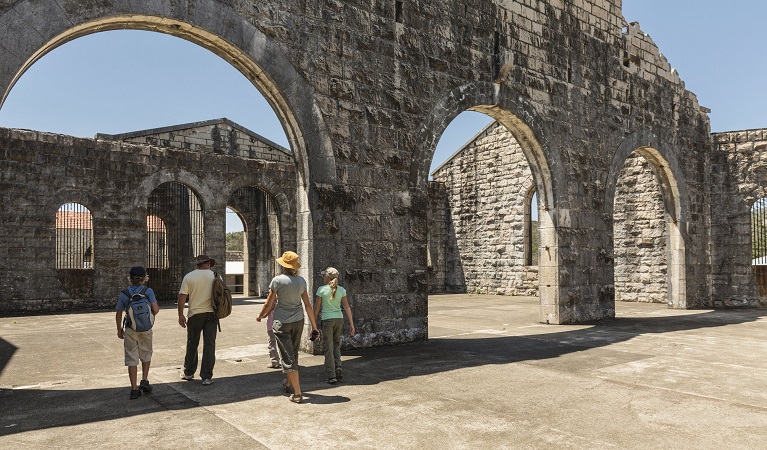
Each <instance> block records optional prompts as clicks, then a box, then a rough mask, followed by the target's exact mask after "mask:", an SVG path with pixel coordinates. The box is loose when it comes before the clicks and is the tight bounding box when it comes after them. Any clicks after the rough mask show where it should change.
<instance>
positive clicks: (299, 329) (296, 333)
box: [285, 320, 304, 370]
mask: <svg viewBox="0 0 767 450" xmlns="http://www.w3.org/2000/svg"><path fill="white" fill-rule="evenodd" d="M285 325H287V326H288V329H289V333H290V341H291V343H292V347H293V368H294V369H295V370H298V352H299V351H300V350H301V335H303V334H304V321H303V320H299V321H298V322H291V323H289V324H285Z"/></svg>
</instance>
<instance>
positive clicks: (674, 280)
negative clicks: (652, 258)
mask: <svg viewBox="0 0 767 450" xmlns="http://www.w3.org/2000/svg"><path fill="white" fill-rule="evenodd" d="M634 152H636V153H637V154H638V155H640V156H642V157H643V158H644V159H645V160H646V161H647V162H648V163H649V164H650V166H651V167H652V169H653V172H654V173H655V175H656V176H657V178H658V181H659V184H660V187H661V191H662V196H663V203H664V208H665V213H666V233H667V236H668V239H667V253H668V257H667V264H668V271H667V274H668V275H667V278H668V304H669V306H670V307H672V308H679V309H684V308H688V306H689V305H688V302H687V284H686V283H687V280H686V270H687V265H686V264H687V263H686V241H687V236H686V222H687V221H686V217H687V213H686V211H687V210H688V207H687V201H686V199H687V196H688V195H687V192H688V191H687V186H686V183H685V179H684V176H683V175H682V171H681V169H680V167H679V163H678V161H677V159H676V153H675V152H674V151H673V150H672V148H671V147H670V146H669V145H667V144H666V143H665V142H663V141H662V140H661V139H659V138H658V136H657V135H656V134H654V133H652V132H650V131H638V132H635V133H632V134H631V135H629V136H628V137H627V138H625V139H624V140H623V142H622V143H621V144H620V145H619V146H618V149H617V151H616V152H615V154H614V156H613V160H612V163H611V165H610V168H609V171H608V174H607V180H606V183H605V202H604V205H605V213H606V215H607V217H610V223H612V217H613V213H614V211H613V208H614V207H613V201H614V199H615V189H616V183H617V178H618V175H619V174H620V172H621V169H622V168H623V165H624V164H625V162H626V160H627V159H628V157H629V156H630V155H631V154H632V153H634Z"/></svg>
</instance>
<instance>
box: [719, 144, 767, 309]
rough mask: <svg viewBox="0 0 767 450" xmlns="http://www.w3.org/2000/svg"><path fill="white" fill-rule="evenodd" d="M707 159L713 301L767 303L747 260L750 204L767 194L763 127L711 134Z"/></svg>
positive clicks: (727, 303)
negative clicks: (712, 145) (712, 147)
mask: <svg viewBox="0 0 767 450" xmlns="http://www.w3.org/2000/svg"><path fill="white" fill-rule="evenodd" d="M712 136H713V141H714V147H715V149H716V151H715V152H712V153H711V154H710V155H709V160H708V164H707V167H708V180H709V183H708V186H707V187H708V189H709V195H710V198H711V200H710V205H711V210H710V216H709V217H710V218H709V220H710V223H711V238H710V239H711V241H712V242H716V243H717V245H715V246H712V249H711V273H710V275H709V276H710V280H711V281H710V283H711V289H712V297H713V299H714V305H715V306H718V307H721V306H751V305H758V304H762V305H764V304H767V297H759V290H758V287H757V283H756V280H755V278H754V267H753V266H752V265H751V259H752V256H751V207H752V206H753V205H754V203H755V202H756V201H757V200H759V199H761V198H767V129H758V130H742V131H732V132H724V133H714V134H713V135H712Z"/></svg>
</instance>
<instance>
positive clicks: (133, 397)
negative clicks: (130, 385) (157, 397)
mask: <svg viewBox="0 0 767 450" xmlns="http://www.w3.org/2000/svg"><path fill="white" fill-rule="evenodd" d="M139 397H141V389H131V390H130V399H131V400H136V399H137V398H139Z"/></svg>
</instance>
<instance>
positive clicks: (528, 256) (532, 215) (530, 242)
mask: <svg viewBox="0 0 767 450" xmlns="http://www.w3.org/2000/svg"><path fill="white" fill-rule="evenodd" d="M538 240H539V233H538V193H537V192H535V189H531V190H530V193H529V194H528V196H527V199H526V201H525V265H527V266H537V265H538Z"/></svg>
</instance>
